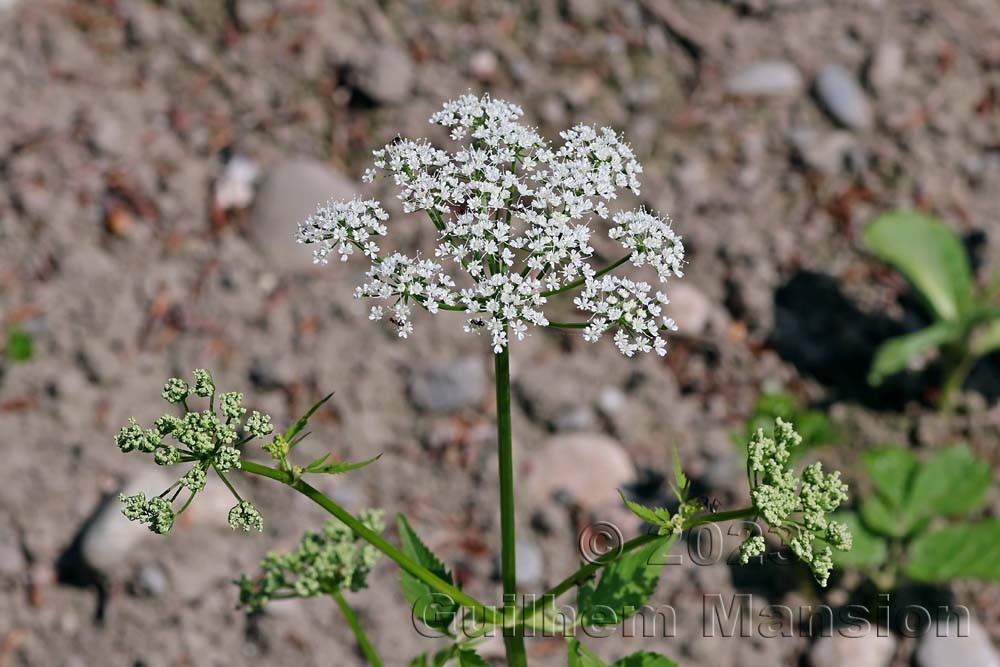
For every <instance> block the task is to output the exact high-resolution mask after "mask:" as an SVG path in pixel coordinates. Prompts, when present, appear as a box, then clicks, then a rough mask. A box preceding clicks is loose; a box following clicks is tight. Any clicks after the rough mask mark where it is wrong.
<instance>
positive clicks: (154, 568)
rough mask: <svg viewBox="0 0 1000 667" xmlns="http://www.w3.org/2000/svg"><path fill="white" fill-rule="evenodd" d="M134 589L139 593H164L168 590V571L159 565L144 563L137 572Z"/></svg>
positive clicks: (153, 595) (157, 595)
mask: <svg viewBox="0 0 1000 667" xmlns="http://www.w3.org/2000/svg"><path fill="white" fill-rule="evenodd" d="M134 590H135V592H136V593H138V594H139V595H148V596H151V597H159V596H161V595H163V594H164V593H165V592H166V591H167V573H166V572H164V571H163V568H162V567H160V566H159V565H155V564H150V565H143V566H142V567H141V568H139V572H138V573H136V578H135V582H134Z"/></svg>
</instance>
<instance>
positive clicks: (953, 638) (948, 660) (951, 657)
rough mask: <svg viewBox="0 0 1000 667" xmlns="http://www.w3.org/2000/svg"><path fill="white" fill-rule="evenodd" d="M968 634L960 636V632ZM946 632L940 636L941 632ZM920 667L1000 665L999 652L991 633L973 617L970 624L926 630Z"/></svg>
mask: <svg viewBox="0 0 1000 667" xmlns="http://www.w3.org/2000/svg"><path fill="white" fill-rule="evenodd" d="M960 630H961V631H962V634H963V635H965V636H959V631H960ZM939 634H940V635H943V636H941V637H939V636H938V635H939ZM917 665H918V666H919V667H952V666H953V665H961V666H962V667H1000V655H998V654H997V651H996V649H995V648H994V647H993V644H992V643H991V642H990V636H989V633H987V632H986V630H985V629H984V628H983V626H981V625H980V624H979V623H978V622H977V621H975V620H974V619H972V618H970V619H969V620H968V625H967V626H959V625H956V624H951V625H948V626H946V627H941V626H934V627H932V628H930V629H928V630H927V632H926V634H925V635H924V636H923V638H922V639H921V640H920V646H919V647H918V648H917Z"/></svg>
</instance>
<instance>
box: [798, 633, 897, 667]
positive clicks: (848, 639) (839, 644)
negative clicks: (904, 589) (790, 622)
mask: <svg viewBox="0 0 1000 667" xmlns="http://www.w3.org/2000/svg"><path fill="white" fill-rule="evenodd" d="M880 632H882V633H883V634H885V635H886V636H885V637H879V636H878V633H877V632H869V633H868V634H866V635H861V636H860V637H855V636H845V635H843V634H841V633H839V632H837V631H836V630H835V631H834V633H833V635H831V636H829V637H820V638H819V639H818V640H817V641H816V643H815V644H813V647H812V650H810V651H809V663H810V664H811V665H812V667H843V666H844V665H850V666H851V667H887V666H888V665H889V663H890V662H891V661H892V656H893V655H894V654H895V653H896V638H895V637H893V636H892V635H891V634H889V632H888V631H887V630H885V629H884V628H882V629H881V630H880Z"/></svg>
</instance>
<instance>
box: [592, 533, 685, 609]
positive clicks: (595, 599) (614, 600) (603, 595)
mask: <svg viewBox="0 0 1000 667" xmlns="http://www.w3.org/2000/svg"><path fill="white" fill-rule="evenodd" d="M676 539H677V538H676V536H675V535H670V536H667V537H663V538H660V539H657V540H653V541H652V542H650V543H649V544H647V545H646V546H644V547H640V548H638V549H635V550H634V551H630V552H627V553H624V554H622V555H621V556H620V557H619V558H618V559H617V560H614V561H612V562H611V563H609V564H608V565H606V566H605V567H604V569H603V570H601V577H600V579H599V580H598V581H597V583H596V584H588V585H583V586H580V587H579V594H578V599H577V602H578V605H579V613H580V617H581V623H582V624H583V625H588V626H601V625H616V624H618V623H621V622H622V621H624V620H625V619H627V618H629V617H631V616H632V615H633V614H635V613H636V612H637V611H638V610H639V608H640V607H642V606H643V605H644V604H646V601H647V600H648V599H649V596H650V595H652V594H653V591H654V590H655V589H656V585H657V583H658V582H659V581H660V573H661V572H662V570H663V564H664V563H666V557H665V556H664V551H666V550H669V549H670V547H671V546H673V543H674V542H675V541H676Z"/></svg>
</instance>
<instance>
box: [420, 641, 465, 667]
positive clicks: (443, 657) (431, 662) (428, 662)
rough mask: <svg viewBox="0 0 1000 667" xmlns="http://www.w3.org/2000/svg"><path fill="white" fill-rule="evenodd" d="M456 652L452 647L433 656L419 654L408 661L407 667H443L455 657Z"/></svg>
mask: <svg viewBox="0 0 1000 667" xmlns="http://www.w3.org/2000/svg"><path fill="white" fill-rule="evenodd" d="M457 651H458V647H457V646H454V645H452V646H449V647H448V648H444V649H441V650H440V651H438V652H437V653H435V654H434V655H429V654H427V653H421V654H420V655H418V656H417V657H416V658H414V659H413V660H411V661H410V665H409V667H444V666H445V665H446V664H447V663H448V661H449V660H451V659H452V658H454V657H455V655H456V653H457Z"/></svg>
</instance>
